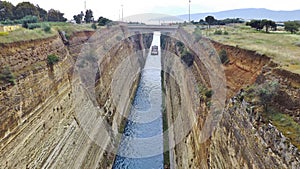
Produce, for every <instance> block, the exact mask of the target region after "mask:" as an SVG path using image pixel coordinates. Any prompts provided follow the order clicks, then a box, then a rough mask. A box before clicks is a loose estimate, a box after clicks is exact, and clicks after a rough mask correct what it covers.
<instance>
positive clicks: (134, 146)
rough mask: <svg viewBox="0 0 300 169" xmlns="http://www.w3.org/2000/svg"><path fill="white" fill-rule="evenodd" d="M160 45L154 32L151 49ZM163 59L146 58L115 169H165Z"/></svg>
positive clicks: (157, 34) (156, 33) (158, 35)
mask: <svg viewBox="0 0 300 169" xmlns="http://www.w3.org/2000/svg"><path fill="white" fill-rule="evenodd" d="M153 45H157V46H160V33H158V32H155V33H154V37H153V42H152V46H153ZM162 132H163V126H162V88H161V57H160V50H159V55H150V54H149V56H148V57H147V60H146V64H145V68H144V70H143V71H142V75H141V79H140V83H139V86H138V88H137V92H136V96H135V98H134V101H133V103H132V108H131V111H130V115H129V117H128V121H127V124H126V127H125V130H124V134H123V137H122V141H121V143H120V147H119V150H118V155H117V157H116V160H115V162H114V165H113V168H114V169H160V168H163V136H162Z"/></svg>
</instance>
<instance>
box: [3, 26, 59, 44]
mask: <svg viewBox="0 0 300 169" xmlns="http://www.w3.org/2000/svg"><path fill="white" fill-rule="evenodd" d="M55 34H56V32H54V31H51V32H49V33H46V32H45V31H43V30H42V29H41V28H37V29H34V30H29V29H25V28H21V29H18V30H15V31H12V32H9V33H8V34H7V35H4V36H0V43H12V42H19V41H28V40H35V39H43V38H48V37H51V36H54V35H55Z"/></svg>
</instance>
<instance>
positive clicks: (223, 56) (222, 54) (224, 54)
mask: <svg viewBox="0 0 300 169" xmlns="http://www.w3.org/2000/svg"><path fill="white" fill-rule="evenodd" d="M219 57H220V60H221V63H222V64H227V63H228V62H229V59H228V56H227V52H226V50H224V49H222V50H221V51H220V53H219Z"/></svg>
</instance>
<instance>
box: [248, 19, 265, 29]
mask: <svg viewBox="0 0 300 169" xmlns="http://www.w3.org/2000/svg"><path fill="white" fill-rule="evenodd" d="M246 25H247V26H251V28H255V29H256V30H262V29H263V28H264V24H263V22H262V21H261V20H251V21H250V22H247V23H246Z"/></svg>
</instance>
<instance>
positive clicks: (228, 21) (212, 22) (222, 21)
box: [191, 16, 245, 26]
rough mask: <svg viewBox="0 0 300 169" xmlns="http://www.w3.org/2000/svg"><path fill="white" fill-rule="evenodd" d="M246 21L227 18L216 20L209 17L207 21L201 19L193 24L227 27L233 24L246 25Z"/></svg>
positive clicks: (206, 18)
mask: <svg viewBox="0 0 300 169" xmlns="http://www.w3.org/2000/svg"><path fill="white" fill-rule="evenodd" d="M244 22H245V21H244V20H242V19H241V18H227V19H220V20H218V19H215V18H214V17H213V16H207V17H205V19H200V20H199V21H198V22H196V21H191V23H192V24H195V25H197V24H200V25H209V26H210V25H226V24H231V23H244Z"/></svg>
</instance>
